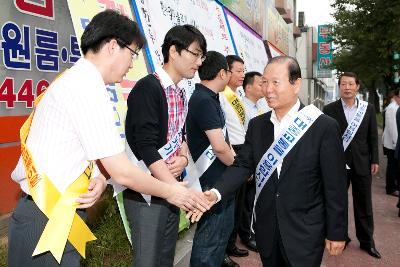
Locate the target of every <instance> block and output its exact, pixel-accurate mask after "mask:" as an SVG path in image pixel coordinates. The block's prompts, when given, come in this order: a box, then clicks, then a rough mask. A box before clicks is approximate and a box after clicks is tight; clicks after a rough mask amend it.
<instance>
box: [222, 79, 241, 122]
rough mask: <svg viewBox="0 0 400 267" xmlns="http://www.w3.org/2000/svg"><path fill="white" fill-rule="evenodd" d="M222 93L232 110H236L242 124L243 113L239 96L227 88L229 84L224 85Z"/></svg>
mask: <svg viewBox="0 0 400 267" xmlns="http://www.w3.org/2000/svg"><path fill="white" fill-rule="evenodd" d="M224 95H225V97H226V99H227V100H228V102H229V104H230V105H231V106H232V108H233V110H234V111H235V112H236V115H237V116H238V118H239V120H240V123H241V124H242V125H244V121H245V113H244V106H243V104H242V101H240V99H239V97H237V95H236V94H235V93H234V92H233V91H232V89H231V88H229V86H226V87H225V90H224Z"/></svg>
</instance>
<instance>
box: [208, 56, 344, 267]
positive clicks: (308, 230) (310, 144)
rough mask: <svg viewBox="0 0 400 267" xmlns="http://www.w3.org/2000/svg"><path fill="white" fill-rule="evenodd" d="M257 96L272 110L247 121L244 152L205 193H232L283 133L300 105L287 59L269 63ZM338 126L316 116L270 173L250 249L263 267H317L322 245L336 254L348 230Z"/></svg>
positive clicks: (296, 77) (295, 68)
mask: <svg viewBox="0 0 400 267" xmlns="http://www.w3.org/2000/svg"><path fill="white" fill-rule="evenodd" d="M263 80H264V83H263V94H264V96H265V98H266V100H267V102H268V105H269V106H270V107H271V108H272V109H273V110H272V111H270V112H267V113H265V114H262V115H259V116H257V117H255V118H254V119H252V120H251V121H250V123H249V127H248V131H247V133H246V138H245V143H244V145H243V148H242V149H241V151H240V152H239V154H238V155H237V157H236V159H235V161H234V163H233V165H232V166H231V167H228V169H227V170H226V171H225V173H224V175H223V177H222V179H221V180H220V181H218V182H217V183H216V184H215V186H214V188H213V189H211V190H210V191H209V192H206V194H208V195H209V198H210V200H213V201H219V200H220V199H226V198H228V197H229V196H231V195H233V194H234V193H235V191H236V189H237V188H239V186H240V185H241V184H242V183H244V182H245V181H246V179H247V177H249V176H250V175H252V174H255V173H257V170H256V169H257V165H258V163H259V161H260V159H261V158H262V157H263V155H264V154H265V152H266V151H267V149H268V148H269V147H270V146H271V144H272V143H273V142H274V140H277V139H278V137H279V136H280V134H281V131H282V130H284V131H285V130H286V128H287V127H288V126H289V124H291V123H292V121H295V118H296V116H297V114H298V110H301V109H302V108H303V107H304V105H302V104H301V103H300V101H299V100H298V97H297V93H298V91H299V90H300V88H301V71H300V67H299V65H298V63H297V61H296V59H294V58H292V57H276V58H273V59H272V60H271V61H270V62H269V63H268V65H267V66H266V68H265V70H264V75H263ZM341 145H342V141H341V138H340V133H339V126H338V125H337V123H336V122H335V121H334V120H333V119H331V118H329V117H328V116H326V115H323V114H322V115H320V116H319V117H318V118H317V119H316V121H315V122H314V124H312V125H311V126H310V128H309V129H308V130H307V131H306V132H305V133H304V135H303V136H302V137H301V139H300V140H299V141H298V142H297V144H296V145H295V146H294V147H293V149H291V150H290V152H289V153H288V154H287V156H286V157H285V158H284V159H283V162H282V164H279V165H278V166H277V168H276V169H275V170H274V171H273V173H272V175H271V176H270V178H269V179H268V181H267V182H266V183H265V186H264V187H263V188H262V189H261V191H260V194H259V196H258V200H257V201H256V206H255V217H256V220H255V233H256V242H257V248H258V250H259V252H260V256H261V260H262V262H263V265H264V266H279V267H280V266H307V267H310V266H319V265H320V264H321V261H322V256H323V251H324V245H325V246H326V248H327V249H328V251H329V253H330V254H332V255H338V254H340V253H341V252H342V250H343V248H344V245H345V241H344V240H345V236H346V231H347V195H346V194H347V193H346V173H345V163H344V153H343V149H342V148H341Z"/></svg>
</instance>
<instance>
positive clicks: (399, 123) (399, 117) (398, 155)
mask: <svg viewBox="0 0 400 267" xmlns="http://www.w3.org/2000/svg"><path fill="white" fill-rule="evenodd" d="M396 127H397V132H398V133H400V108H399V109H397V111H396ZM394 157H395V159H396V160H397V164H398V165H397V168H400V134H398V135H397V143H396V149H395V152H394ZM397 179H398V180H397V185H399V188H398V189H399V190H400V177H397ZM397 207H398V208H399V213H398V216H399V217H400V195H399V200H398V201H397Z"/></svg>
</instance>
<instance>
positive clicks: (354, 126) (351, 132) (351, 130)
mask: <svg viewBox="0 0 400 267" xmlns="http://www.w3.org/2000/svg"><path fill="white" fill-rule="evenodd" d="M367 108H368V102H366V101H363V100H360V101H359V102H358V108H357V111H356V115H354V118H353V119H352V120H351V122H350V123H349V125H348V126H347V128H346V130H345V131H344V133H343V136H342V139H343V150H344V151H346V149H347V147H348V146H349V144H350V143H351V141H352V140H353V138H354V136H355V135H356V133H357V130H358V128H359V127H360V125H361V122H362V120H363V118H364V115H365V113H366V112H367Z"/></svg>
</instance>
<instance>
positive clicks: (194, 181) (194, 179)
mask: <svg viewBox="0 0 400 267" xmlns="http://www.w3.org/2000/svg"><path fill="white" fill-rule="evenodd" d="M222 132H223V133H224V137H226V135H227V134H226V127H225V126H224V128H223V129H222ZM216 158H217V156H216V155H215V153H214V151H213V149H212V147H211V144H210V145H209V146H208V147H207V148H206V150H204V151H203V153H201V155H200V157H199V158H198V159H197V160H196V162H194V161H193V159H192V156H191V155H189V165H188V168H187V175H186V177H185V179H184V181H187V182H188V187H189V188H193V189H195V190H197V191H199V192H202V191H203V190H202V188H201V185H200V180H199V179H200V177H201V176H202V175H203V174H204V173H205V172H206V170H208V168H209V167H210V166H211V164H213V162H214V160H215V159H216Z"/></svg>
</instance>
